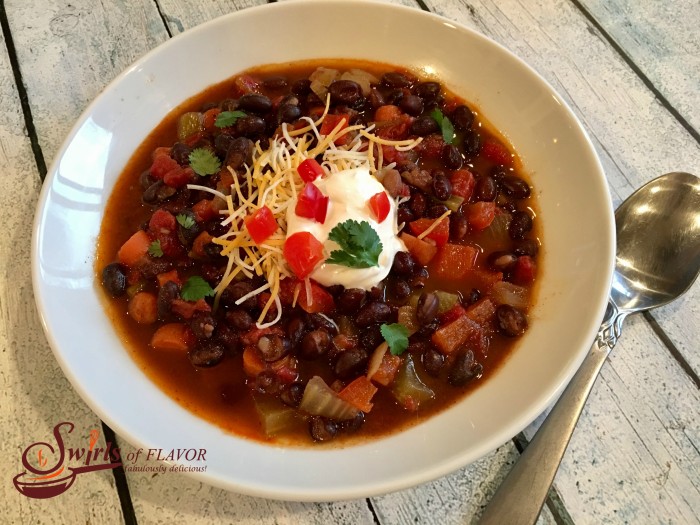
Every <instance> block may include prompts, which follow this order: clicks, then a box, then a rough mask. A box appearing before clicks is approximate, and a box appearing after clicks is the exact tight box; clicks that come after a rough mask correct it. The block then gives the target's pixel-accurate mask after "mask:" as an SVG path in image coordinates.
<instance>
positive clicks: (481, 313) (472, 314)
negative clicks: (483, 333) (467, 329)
mask: <svg viewBox="0 0 700 525" xmlns="http://www.w3.org/2000/svg"><path fill="white" fill-rule="evenodd" d="M494 315H496V305H494V304H493V301H492V300H491V299H489V298H488V297H484V298H483V299H481V300H479V301H477V302H475V303H474V304H472V305H470V306H469V308H467V317H469V319H471V320H472V321H474V322H475V323H478V324H480V325H481V326H488V323H490V322H491V320H492V319H493V317H494Z"/></svg>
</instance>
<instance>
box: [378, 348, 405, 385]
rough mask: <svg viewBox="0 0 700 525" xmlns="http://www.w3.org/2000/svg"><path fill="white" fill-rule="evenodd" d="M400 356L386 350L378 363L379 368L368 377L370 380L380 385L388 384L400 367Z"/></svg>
mask: <svg viewBox="0 0 700 525" xmlns="http://www.w3.org/2000/svg"><path fill="white" fill-rule="evenodd" d="M401 362H402V361H401V358H400V357H399V356H397V355H394V354H392V353H391V352H386V353H385V354H384V355H383V356H382V362H381V363H380V364H379V368H378V369H377V371H376V372H375V373H374V374H373V375H372V377H371V378H370V379H371V380H372V381H375V382H377V383H379V384H380V385H384V386H389V385H390V384H391V382H392V381H393V380H394V377H396V374H397V373H398V371H399V368H400V367H401Z"/></svg>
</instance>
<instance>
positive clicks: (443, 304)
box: [435, 290, 459, 315]
mask: <svg viewBox="0 0 700 525" xmlns="http://www.w3.org/2000/svg"><path fill="white" fill-rule="evenodd" d="M435 295H437V296H438V300H439V301H440V303H439V305H438V315H440V314H444V313H445V312H447V311H448V310H450V309H451V308H452V307H453V306H454V305H456V304H457V301H459V296H458V295H457V294H454V293H449V292H443V291H442V290H435Z"/></svg>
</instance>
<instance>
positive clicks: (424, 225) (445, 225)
mask: <svg viewBox="0 0 700 525" xmlns="http://www.w3.org/2000/svg"><path fill="white" fill-rule="evenodd" d="M436 220H437V219H425V218H423V219H417V220H415V221H411V222H409V223H408V227H409V228H410V229H411V232H412V233H413V234H414V235H420V234H421V233H423V232H424V231H425V230H427V229H428V228H430V227H431V226H432V225H433V223H434V222H435V221H436ZM425 237H426V238H427V239H432V240H434V241H435V244H437V245H438V246H443V245H444V244H445V243H446V242H447V240H448V239H449V237H450V219H449V217H444V218H443V219H441V220H440V222H439V223H438V224H437V226H435V228H434V229H433V231H431V232H430V233H429V234H428V235H426V236H425Z"/></svg>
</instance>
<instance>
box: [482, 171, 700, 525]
mask: <svg viewBox="0 0 700 525" xmlns="http://www.w3.org/2000/svg"><path fill="white" fill-rule="evenodd" d="M615 223H616V231H617V256H616V259H615V272H614V274H613V280H612V289H611V291H610V303H609V306H608V309H607V311H606V313H605V319H604V321H603V325H602V326H601V329H600V331H599V332H598V337H597V338H596V341H595V342H594V343H593V346H592V347H591V350H590V352H589V353H588V355H587V356H586V358H585V359H584V361H583V364H582V365H581V368H579V370H578V372H576V375H574V377H573V379H572V380H571V382H570V383H569V386H568V387H567V388H566V390H564V393H563V394H562V395H561V397H560V398H559V401H557V403H556V405H554V408H553V409H552V411H551V412H550V413H549V416H547V419H546V420H545V422H544V424H543V425H542V426H541V427H540V429H539V430H538V431H537V434H536V435H535V437H534V439H533V440H532V441H531V442H530V444H529V445H528V447H527V448H526V449H525V452H523V454H522V456H520V459H519V460H518V462H517V463H516V465H515V467H513V469H512V470H511V471H510V473H509V474H508V476H507V477H506V479H505V480H504V481H503V483H501V486H500V487H499V489H498V490H497V491H496V494H495V495H494V496H493V498H492V499H491V501H490V503H489V505H488V506H487V507H486V510H485V511H484V514H483V516H482V517H481V520H480V521H479V523H480V524H481V525H500V524H503V523H508V524H509V525H531V524H533V523H535V522H536V521H537V517H538V516H539V514H540V511H541V510H542V505H543V504H544V501H545V499H546V497H547V493H548V492H549V487H550V486H551V485H552V481H553V480H554V476H555V474H556V473H557V470H558V468H559V463H561V459H562V457H563V456H564V452H565V451H566V447H567V445H568V444H569V441H570V440H571V435H572V434H573V432H574V428H575V427H576V422H577V421H578V419H579V416H580V415H581V411H582V410H583V406H584V405H585V403H586V399H587V398H588V394H590V392H591V389H592V388H593V384H594V383H595V380H596V378H597V377H598V373H599V372H600V369H601V368H602V366H603V363H604V362H605V360H606V359H607V357H608V354H609V353H610V351H611V350H612V349H613V347H614V346H615V344H616V343H617V339H618V338H619V337H620V334H621V331H622V322H623V320H624V319H625V317H627V316H628V315H629V314H632V313H635V312H640V311H645V310H649V309H651V308H657V307H659V306H663V305H665V304H668V303H670V302H671V301H673V300H675V299H677V298H678V297H680V296H681V295H682V294H684V293H685V292H686V291H687V290H688V289H689V288H690V287H691V286H692V284H693V282H695V279H696V278H697V276H698V273H700V179H699V178H698V177H696V176H695V175H691V174H689V173H682V172H674V173H667V174H666V175H662V176H661V177H658V178H657V179H654V180H652V181H651V182H649V183H647V184H645V185H644V186H642V187H641V188H639V189H638V190H637V191H635V192H634V193H633V194H632V195H630V196H629V197H628V198H627V200H625V202H623V203H622V204H621V205H620V207H619V208H618V209H617V211H616V212H615Z"/></svg>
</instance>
